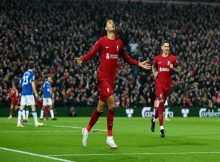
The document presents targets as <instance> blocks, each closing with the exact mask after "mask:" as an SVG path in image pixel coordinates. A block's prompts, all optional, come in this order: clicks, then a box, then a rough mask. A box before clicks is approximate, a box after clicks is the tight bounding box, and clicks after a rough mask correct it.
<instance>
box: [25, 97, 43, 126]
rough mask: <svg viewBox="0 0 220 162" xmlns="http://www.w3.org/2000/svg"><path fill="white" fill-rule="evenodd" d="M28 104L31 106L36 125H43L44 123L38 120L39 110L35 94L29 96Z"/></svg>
mask: <svg viewBox="0 0 220 162" xmlns="http://www.w3.org/2000/svg"><path fill="white" fill-rule="evenodd" d="M27 105H28V106H30V107H31V110H32V116H33V118H34V125H35V127H39V126H42V125H43V123H39V122H38V120H37V112H36V107H35V100H34V96H33V95H30V96H28V103H27Z"/></svg>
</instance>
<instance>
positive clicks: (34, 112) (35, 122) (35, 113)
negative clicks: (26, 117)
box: [32, 111, 38, 124]
mask: <svg viewBox="0 0 220 162" xmlns="http://www.w3.org/2000/svg"><path fill="white" fill-rule="evenodd" d="M32 115H33V117H34V124H37V123H38V121H37V112H36V111H32Z"/></svg>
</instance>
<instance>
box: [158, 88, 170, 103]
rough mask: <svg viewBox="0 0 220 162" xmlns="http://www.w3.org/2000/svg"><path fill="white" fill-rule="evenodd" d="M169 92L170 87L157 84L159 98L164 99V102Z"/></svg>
mask: <svg viewBox="0 0 220 162" xmlns="http://www.w3.org/2000/svg"><path fill="white" fill-rule="evenodd" d="M169 93H170V88H165V87H163V86H161V85H160V84H156V96H157V99H159V100H164V102H165V101H166V99H167V97H168V95H169Z"/></svg>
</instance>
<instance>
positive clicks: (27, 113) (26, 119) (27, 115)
mask: <svg viewBox="0 0 220 162" xmlns="http://www.w3.org/2000/svg"><path fill="white" fill-rule="evenodd" d="M29 113H30V110H29V106H26V109H25V114H24V115H25V119H24V122H28V117H29Z"/></svg>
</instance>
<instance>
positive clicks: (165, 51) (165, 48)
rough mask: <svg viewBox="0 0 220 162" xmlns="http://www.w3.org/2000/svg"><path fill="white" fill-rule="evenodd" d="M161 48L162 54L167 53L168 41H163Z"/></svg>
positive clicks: (168, 49) (168, 50)
mask: <svg viewBox="0 0 220 162" xmlns="http://www.w3.org/2000/svg"><path fill="white" fill-rule="evenodd" d="M161 48H162V51H163V53H164V54H168V53H169V52H170V45H169V43H164V44H163V45H162V47H161Z"/></svg>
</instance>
